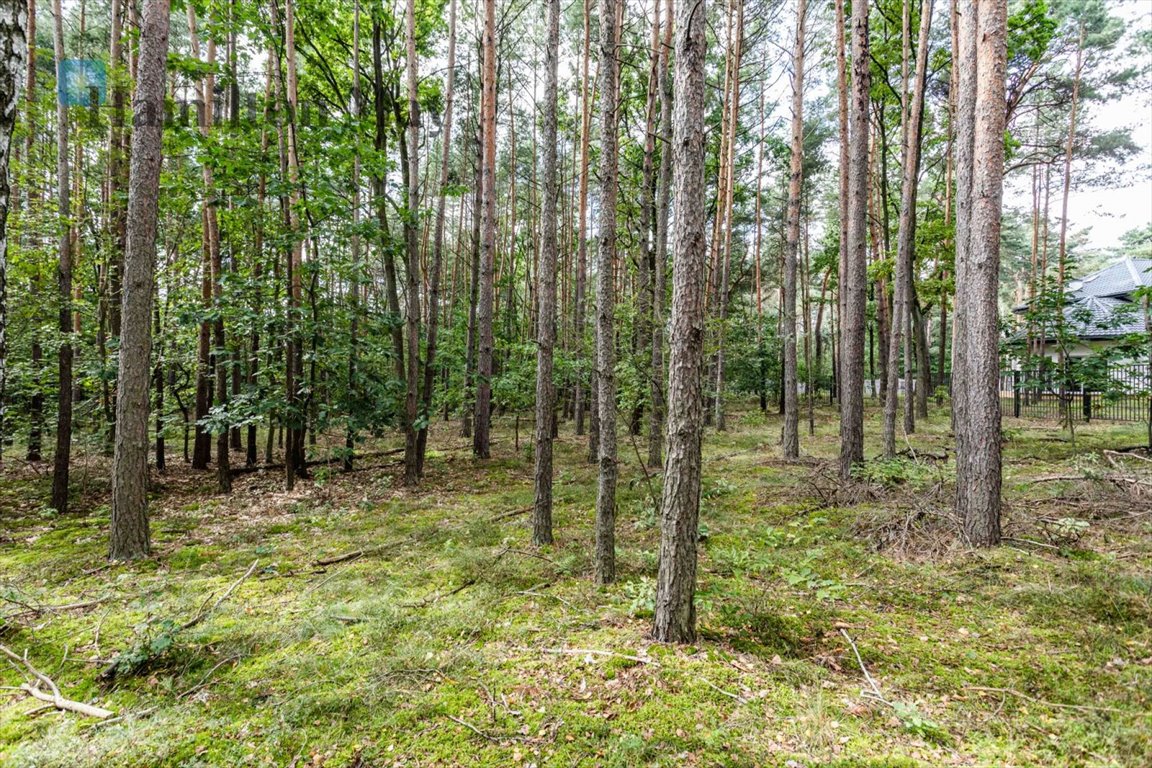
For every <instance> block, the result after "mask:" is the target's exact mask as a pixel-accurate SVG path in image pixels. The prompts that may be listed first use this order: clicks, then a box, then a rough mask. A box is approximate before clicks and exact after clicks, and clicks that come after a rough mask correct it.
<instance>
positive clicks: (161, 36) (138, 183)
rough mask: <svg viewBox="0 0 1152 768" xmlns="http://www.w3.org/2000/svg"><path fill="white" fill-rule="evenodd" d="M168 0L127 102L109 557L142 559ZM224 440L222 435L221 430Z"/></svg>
mask: <svg viewBox="0 0 1152 768" xmlns="http://www.w3.org/2000/svg"><path fill="white" fill-rule="evenodd" d="M168 13H169V2H168V0H147V3H146V4H145V6H144V23H143V27H142V29H141V32H140V65H139V76H138V78H137V84H136V95H135V97H134V98H133V104H132V116H133V120H132V125H133V126H134V130H133V131H132V156H131V162H130V167H129V176H128V211H127V219H128V224H127V233H126V250H125V255H124V283H123V296H122V302H121V316H122V318H123V325H122V329H121V337H120V366H119V379H118V382H117V397H116V425H117V428H116V445H115V454H114V457H113V465H112V524H111V546H110V548H109V556H110V557H111V558H112V559H113V560H129V559H133V558H138V557H145V556H146V555H147V554H148V552H149V540H148V378H149V370H150V366H149V360H150V357H151V350H152V340H151V336H150V334H149V328H150V325H151V316H152V301H153V279H154V274H155V269H156V223H157V208H158V202H159V190H160V163H161V150H162V146H163V144H162V128H163V114H164V80H165V67H164V65H165V62H166V60H167V56H168V27H169V23H168ZM225 437H226V435H225Z"/></svg>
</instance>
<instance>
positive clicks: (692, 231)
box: [652, 0, 707, 643]
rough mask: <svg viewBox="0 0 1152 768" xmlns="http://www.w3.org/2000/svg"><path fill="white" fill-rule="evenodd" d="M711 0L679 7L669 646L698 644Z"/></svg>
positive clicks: (663, 587) (665, 618) (661, 613)
mask: <svg viewBox="0 0 1152 768" xmlns="http://www.w3.org/2000/svg"><path fill="white" fill-rule="evenodd" d="M705 1H706V0H700V3H699V4H694V3H687V2H682V3H680V5H679V6H678V7H677V9H676V102H675V107H674V114H673V120H672V125H673V141H672V144H671V147H670V149H671V151H672V152H673V153H674V157H673V198H674V200H675V205H676V220H675V232H674V234H673V246H672V248H673V266H672V316H671V331H670V339H669V342H670V343H669V350H670V352H669V366H668V432H667V436H668V457H667V459H666V460H665V462H664V489H663V494H662V498H661V504H660V510H661V523H660V565H659V573H658V577H657V584H656V613H655V619H654V621H653V627H652V634H653V635H654V636H655V637H656V639H657V640H659V641H661V642H674V643H690V642H693V641H694V640H695V639H696V608H695V604H694V596H695V592H696V539H697V537H698V535H699V531H698V521H699V516H700V437H701V433H702V431H703V412H702V410H703V403H702V401H701V375H700V369H701V367H702V363H703V359H702V358H703V353H704V286H703V281H702V280H701V279H700V276H701V275H702V274H703V273H704V270H705V269H706V268H707V262H706V258H707V256H706V254H707V245H706V242H705V239H704V226H705V217H706V213H705V210H704V205H705V204H704V190H705V188H704V147H705V133H704V129H705V125H704V100H705V80H704V65H705V60H706V58H707V50H706V47H707V38H706V35H705V26H706V24H707V14H706V7H705Z"/></svg>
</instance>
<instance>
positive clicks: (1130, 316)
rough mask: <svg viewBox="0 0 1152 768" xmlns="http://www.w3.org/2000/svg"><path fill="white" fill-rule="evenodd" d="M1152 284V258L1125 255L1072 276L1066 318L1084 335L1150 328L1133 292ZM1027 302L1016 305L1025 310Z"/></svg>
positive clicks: (1116, 334)
mask: <svg viewBox="0 0 1152 768" xmlns="http://www.w3.org/2000/svg"><path fill="white" fill-rule="evenodd" d="M1148 286H1152V259H1134V258H1131V257H1129V256H1125V257H1124V258H1122V259H1120V260H1119V261H1116V262H1113V263H1112V264H1109V265H1108V266H1106V267H1104V268H1103V269H1099V270H1097V271H1095V272H1093V273H1092V274H1090V275H1085V276H1084V277H1078V278H1074V279H1072V280H1069V281H1068V283H1067V285H1065V288H1064V293H1065V297H1066V299H1067V301H1066V303H1065V306H1064V322H1065V323H1066V326H1067V328H1068V329H1069V330H1070V331H1072V332H1073V333H1075V334H1076V335H1077V336H1079V337H1080V338H1081V339H1086V340H1091V339H1118V338H1121V337H1123V336H1127V335H1128V334H1132V333H1143V332H1145V331H1146V330H1147V328H1146V327H1145V322H1144V313H1143V312H1141V311H1140V309H1139V307H1136V306H1134V305H1133V303H1132V293H1133V292H1134V291H1136V290H1137V289H1138V288H1141V287H1148ZM1027 309H1028V305H1027V304H1022V305H1020V306H1018V307H1015V308H1014V311H1015V312H1024V311H1026V310H1027Z"/></svg>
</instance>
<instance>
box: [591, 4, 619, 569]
mask: <svg viewBox="0 0 1152 768" xmlns="http://www.w3.org/2000/svg"><path fill="white" fill-rule="evenodd" d="M618 3H619V0H600V5H599V8H600V67H599V69H600V72H599V80H600V116H601V124H600V220H599V227H598V230H599V231H598V236H599V237H598V240H599V242H598V244H597V246H598V247H597V260H596V261H597V264H596V268H597V274H596V381H597V388H596V397H597V411H598V412H599V414H600V419H599V421H600V442H599V451H598V456H597V461H598V462H599V466H600V473H599V481H598V485H597V492H596V556H595V561H594V564H595V570H596V582H597V583H598V584H611V583H612V582H613V581H615V580H616V473H617V467H616V374H615V368H616V335H615V330H614V325H615V324H614V322H613V320H614V315H615V312H616V296H615V293H616V291H615V282H616V195H617V189H616V179H617V160H616V151H617V133H618V129H619V126H618V110H619V106H620V105H619V99H618V93H619V85H620V83H619V79H618V75H617V73H618V71H619V63H618V61H617V58H616V57H617V50H616V49H617V41H618V36H619V29H620V19H619V18H618V16H619V13H620V10H622V6H619V5H618Z"/></svg>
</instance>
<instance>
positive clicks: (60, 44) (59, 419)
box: [52, 0, 72, 515]
mask: <svg viewBox="0 0 1152 768" xmlns="http://www.w3.org/2000/svg"><path fill="white" fill-rule="evenodd" d="M53 9H54V12H55V23H54V24H53V30H52V40H53V48H54V49H55V53H56V77H57V79H59V78H60V77H61V74H62V69H63V62H64V11H63V9H62V7H61V0H55V2H54V3H53ZM56 197H57V211H58V214H57V215H58V216H59V218H60V221H59V223H58V227H59V247H58V254H59V262H58V264H57V269H56V284H57V291H58V298H59V301H60V314H59V325H58V330H59V331H60V333H61V335H62V337H63V338H62V340H61V342H60V351H59V354H58V358H57V361H58V366H59V385H58V393H57V405H56V455H55V456H54V457H53V459H54V466H53V470H52V508H53V509H55V510H56V512H58V513H59V514H61V515H63V514H65V513H67V512H68V469H69V462H70V460H71V457H72V336H71V334H72V238H71V223H70V221H69V218H70V216H69V212H70V211H71V210H72V203H71V184H70V182H69V166H68V106H67V105H66V104H65V103H64V94H63V92H62V91H61V90H60V89H59V88H58V89H57V93H56Z"/></svg>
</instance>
